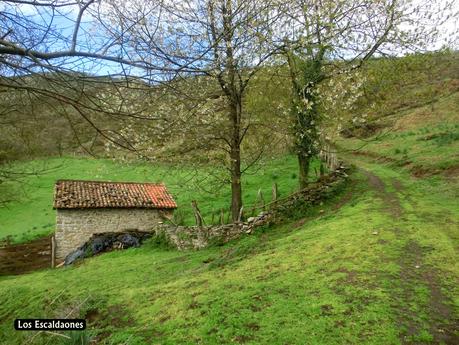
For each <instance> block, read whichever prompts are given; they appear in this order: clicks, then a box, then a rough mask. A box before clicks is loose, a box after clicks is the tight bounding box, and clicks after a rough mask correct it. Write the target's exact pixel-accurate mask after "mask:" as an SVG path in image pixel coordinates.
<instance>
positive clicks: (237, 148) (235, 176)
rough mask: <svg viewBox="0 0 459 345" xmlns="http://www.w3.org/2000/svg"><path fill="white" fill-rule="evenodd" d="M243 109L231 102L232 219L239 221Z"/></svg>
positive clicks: (236, 103)
mask: <svg viewBox="0 0 459 345" xmlns="http://www.w3.org/2000/svg"><path fill="white" fill-rule="evenodd" d="M241 110H242V107H241V106H240V104H239V102H235V103H234V104H231V115H232V116H231V120H232V134H231V151H230V158H231V219H232V221H233V222H237V221H238V219H239V212H240V211H241V207H242V186H241V130H240V127H241V121H240V120H241Z"/></svg>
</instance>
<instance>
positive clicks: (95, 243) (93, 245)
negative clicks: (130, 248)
mask: <svg viewBox="0 0 459 345" xmlns="http://www.w3.org/2000/svg"><path fill="white" fill-rule="evenodd" d="M112 244H113V239H111V238H110V237H109V236H101V237H95V238H93V239H91V240H89V248H90V251H91V254H92V255H94V254H98V253H100V252H103V251H104V250H105V249H107V248H109V247H111V246H112Z"/></svg>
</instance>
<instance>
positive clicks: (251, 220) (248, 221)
mask: <svg viewBox="0 0 459 345" xmlns="http://www.w3.org/2000/svg"><path fill="white" fill-rule="evenodd" d="M255 219H256V218H255V217H249V218H248V219H247V223H252V222H253V221H255Z"/></svg>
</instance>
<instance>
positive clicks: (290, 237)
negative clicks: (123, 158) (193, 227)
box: [0, 92, 459, 345]
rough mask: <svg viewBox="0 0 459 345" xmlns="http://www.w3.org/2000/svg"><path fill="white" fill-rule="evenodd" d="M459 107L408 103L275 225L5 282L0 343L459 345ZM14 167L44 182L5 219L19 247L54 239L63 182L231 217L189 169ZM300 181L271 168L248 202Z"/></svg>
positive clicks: (69, 164) (247, 194)
mask: <svg viewBox="0 0 459 345" xmlns="http://www.w3.org/2000/svg"><path fill="white" fill-rule="evenodd" d="M458 97H459V94H458V93H457V92H456V93H451V94H450V95H447V96H441V97H439V98H438V101H435V102H432V103H429V104H427V105H425V104H424V105H422V106H419V107H413V104H411V103H410V104H409V107H410V109H408V110H407V109H404V110H403V111H400V112H396V113H394V114H392V115H389V116H387V117H385V118H384V119H382V121H383V122H385V123H386V127H385V128H384V129H383V132H382V133H381V134H379V135H375V136H372V137H370V138H366V139H365V140H364V141H362V140H359V139H356V138H348V139H343V140H342V141H340V143H339V144H340V147H341V149H342V150H341V152H340V157H342V158H344V159H345V160H346V161H348V162H349V163H353V164H354V165H355V166H356V169H355V173H353V174H352V175H351V177H350V182H349V184H348V185H347V186H346V188H345V189H344V190H342V191H341V192H340V193H339V194H337V195H335V196H334V198H333V199H330V200H328V201H326V202H325V203H324V204H322V205H318V206H316V207H313V208H311V209H310V210H309V211H308V212H307V213H305V214H302V215H298V217H299V218H295V219H290V220H289V221H287V222H286V223H285V224H282V225H278V226H272V227H265V228H261V229H258V230H256V231H255V232H254V233H253V234H250V235H247V236H243V237H242V238H240V239H238V240H235V241H232V242H230V243H227V244H225V245H222V246H213V247H210V248H207V249H203V250H200V251H187V252H178V251H176V250H173V249H170V248H167V247H166V246H165V245H164V244H162V243H160V242H155V240H154V239H153V240H150V241H149V242H147V243H146V244H145V245H143V246H142V247H140V248H133V249H128V250H125V251H115V252H111V253H107V254H103V255H99V256H96V257H93V258H90V259H87V260H84V261H83V262H82V263H80V264H78V265H76V266H72V267H65V268H61V269H47V270H42V271H39V272H34V273H30V274H25V275H21V276H3V277H0V296H1V298H2V303H1V304H0V344H5V345H15V344H18V345H19V344H37V345H38V344H40V345H41V344H43V345H45V344H47V345H53V344H77V343H78V342H77V341H75V339H73V340H72V339H67V338H65V337H63V336H62V335H56V334H50V333H45V332H39V333H37V332H16V331H14V329H13V320H14V319H15V318H20V317H22V318H59V317H82V318H86V320H87V321H88V330H87V331H86V333H84V334H85V335H87V336H89V337H91V338H92V339H93V340H94V341H95V343H97V344H112V345H115V344H116V345H118V344H128V345H143V344H308V345H335V344H336V345H341V344H359V345H360V344H369V345H370V344H371V345H377V344H380V345H399V344H412V345H414V344H431V345H434V344H435V345H437V344H444V345H453V344H454V345H455V344H459V260H458V257H459V256H458V250H459V207H457V205H458V199H459V172H458V168H457V167H458V166H459V156H458V152H459V146H458V145H459V143H458V142H459V141H458V128H459V108H458V106H459V98H458ZM421 103H422V102H421ZM398 106H399V104H397V105H394V106H393V109H397V107H398ZM391 109H392V108H391ZM357 148H359V150H358V151H355V149H357ZM24 164H25V165H24V166H27V167H29V168H30V169H32V168H33V167H35V170H42V169H41V168H42V167H43V165H46V168H48V171H47V172H46V173H44V174H40V175H37V176H29V177H28V178H27V179H26V180H25V182H26V184H25V186H24V190H23V191H22V192H21V193H22V194H21V195H22V196H21V199H20V200H18V201H17V202H13V203H11V204H10V206H9V209H0V220H1V221H0V224H1V228H0V237H4V236H7V235H11V236H13V238H14V240H15V241H24V240H26V239H28V238H31V237H34V236H38V235H43V234H46V233H49V232H51V231H52V230H53V224H54V214H53V211H52V210H51V203H52V187H53V184H54V182H55V180H56V179H58V178H75V179H80V178H81V179H100V180H132V181H146V180H153V181H160V180H162V181H164V182H165V183H166V184H167V186H168V188H169V189H170V190H171V192H172V193H173V194H174V196H175V197H176V199H177V201H178V203H179V206H180V207H182V208H183V209H184V210H185V211H184V215H183V216H184V219H185V222H188V223H190V222H192V217H191V213H190V212H189V204H190V201H191V200H192V199H197V200H198V202H199V205H200V207H201V209H202V210H203V212H204V213H205V214H206V216H207V218H206V219H207V220H208V221H209V220H210V219H211V213H212V210H218V209H219V208H221V207H225V208H227V206H228V205H227V204H228V200H229V199H228V193H229V191H228V190H227V189H222V190H221V192H220V193H219V194H217V195H216V196H215V197H210V196H209V194H206V193H205V192H203V191H202V189H201V188H197V186H196V184H195V181H196V179H194V180H189V177H191V176H192V175H193V174H192V172H191V171H187V170H186V169H182V170H180V171H178V170H175V169H173V167H165V166H162V167H153V166H148V165H122V164H119V163H114V162H112V161H102V160H92V159H75V158H73V159H70V158H65V159H51V160H42V161H38V160H36V161H33V162H29V163H24ZM252 173H255V171H252ZM295 173H296V161H295V159H294V157H292V156H286V157H284V158H279V159H277V160H274V161H268V162H266V163H265V164H264V165H262V166H261V167H260V170H259V171H258V172H257V174H256V175H255V174H252V175H248V176H247V177H246V180H245V181H244V199H245V202H246V203H247V204H250V203H253V202H255V198H256V194H257V191H258V189H259V188H262V190H263V192H264V194H265V198H266V199H267V200H269V199H270V195H271V186H272V183H273V182H277V183H278V184H279V189H280V191H281V194H283V195H285V194H287V193H288V191H290V190H293V189H295V188H296V183H297V179H296V174H295ZM312 176H313V174H312ZM200 177H201V178H204V177H205V174H201V176H200ZM183 181H187V182H186V183H183ZM202 185H203V186H204V187H206V186H207V187H216V186H215V185H214V184H213V183H212V182H211V181H210V180H205V181H204V183H203V184H202ZM25 196H27V198H26V197H25ZM34 227H35V229H34ZM64 336H69V337H74V336H75V334H74V333H65V334H64ZM80 343H81V342H80Z"/></svg>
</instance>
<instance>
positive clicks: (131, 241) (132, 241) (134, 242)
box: [117, 234, 140, 248]
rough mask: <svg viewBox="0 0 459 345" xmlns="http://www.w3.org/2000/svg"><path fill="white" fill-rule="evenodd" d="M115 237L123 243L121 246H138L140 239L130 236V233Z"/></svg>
mask: <svg viewBox="0 0 459 345" xmlns="http://www.w3.org/2000/svg"><path fill="white" fill-rule="evenodd" d="M117 239H118V241H120V242H121V243H122V244H123V248H129V247H139V246H140V240H139V239H138V238H137V237H134V236H132V235H131V234H123V235H121V236H118V238H117Z"/></svg>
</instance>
